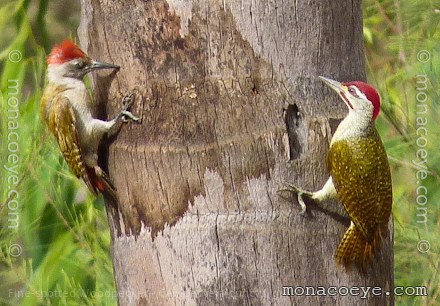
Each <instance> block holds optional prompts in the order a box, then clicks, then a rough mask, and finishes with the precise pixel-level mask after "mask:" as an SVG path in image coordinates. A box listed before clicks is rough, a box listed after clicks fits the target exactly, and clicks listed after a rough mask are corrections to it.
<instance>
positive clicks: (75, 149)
mask: <svg viewBox="0 0 440 306" xmlns="http://www.w3.org/2000/svg"><path fill="white" fill-rule="evenodd" d="M68 89H69V86H65V85H58V84H48V86H47V87H46V88H45V91H44V93H43V96H42V98H41V104H40V116H41V118H42V119H43V121H44V122H46V123H47V126H48V128H49V130H50V131H51V133H52V134H53V135H54V136H55V139H56V140H57V142H58V145H59V147H60V151H61V153H62V154H63V157H64V159H65V161H66V163H67V165H68V166H69V168H70V170H71V171H72V172H73V174H75V176H76V177H78V178H82V179H83V180H84V182H85V183H86V185H87V187H88V188H89V190H90V191H91V192H92V193H93V194H95V195H96V194H97V192H98V191H100V192H104V191H105V192H107V193H109V194H111V196H113V197H115V192H116V191H115V188H114V187H113V184H112V183H111V181H110V179H109V178H108V177H107V175H106V174H105V173H104V172H100V173H96V169H94V167H93V165H87V164H86V156H85V152H84V149H83V148H81V140H80V135H79V128H80V126H79V122H78V120H77V117H78V116H77V115H76V113H75V109H74V107H73V105H72V103H71V102H70V101H69V99H68V98H67V97H66V96H65V92H66V91H67V90H68ZM49 110H50V111H49Z"/></svg>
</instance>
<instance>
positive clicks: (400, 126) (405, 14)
mask: <svg viewBox="0 0 440 306" xmlns="http://www.w3.org/2000/svg"><path fill="white" fill-rule="evenodd" d="M439 8H440V7H438V6H435V5H434V4H433V3H432V1H428V0H423V1H394V0H383V1H374V0H368V1H364V38H365V45H366V55H367V59H366V60H367V67H368V70H367V72H368V79H369V80H370V82H371V83H372V84H374V85H375V86H376V88H378V89H379V90H380V92H381V96H382V110H383V111H382V113H383V115H382V116H380V118H379V119H378V128H379V132H380V133H381V134H382V135H383V139H384V141H385V146H386V148H387V152H388V155H389V157H390V161H391V166H392V173H393V189H394V206H393V214H394V220H395V249H394V251H395V256H394V260H395V262H394V263H395V285H396V286H427V287H428V296H424V297H416V296H408V295H404V296H397V297H396V304H397V305H421V304H424V305H438V304H439V303H440V277H439V271H438V270H439V263H440V256H439V251H438V250H439V249H440V248H439V247H440V243H439V233H440V203H439V201H438V199H439V197H440V189H439V188H438V186H439V183H440V163H439V162H440V153H439V150H438V148H439V143H440V131H439V129H438V118H439V108H438V106H439V105H438V101H439V93H438V91H436V90H435V88H436V87H437V83H438V81H437V80H438V79H439V76H440V75H439V74H440V62H439V61H440V59H439V57H438V54H439V51H440V49H439V47H440V45H439V43H438V42H439V39H440V32H439V20H440V18H439V17H440V11H439ZM366 33H367V34H366ZM425 100H426V101H425ZM425 106H426V112H425V109H424V107H425ZM425 121H426V123H425ZM417 123H418V124H417ZM423 128H426V130H424V129H423ZM420 161H426V163H423V162H422V163H420ZM415 163H419V164H420V166H421V167H420V166H417V165H416V164H415ZM424 173H427V176H426V178H424V177H423V174H424ZM418 175H419V176H418ZM425 188H426V189H425ZM425 196H426V198H425ZM425 200H426V204H424V203H425ZM425 209H426V211H425ZM424 214H425V215H426V220H425V217H424ZM425 241H426V242H428V243H429V246H430V248H429V251H427V252H425V250H426V246H427V245H426V242H425Z"/></svg>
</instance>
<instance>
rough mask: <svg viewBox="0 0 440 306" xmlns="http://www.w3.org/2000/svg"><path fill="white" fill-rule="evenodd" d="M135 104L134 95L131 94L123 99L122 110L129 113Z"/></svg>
mask: <svg viewBox="0 0 440 306" xmlns="http://www.w3.org/2000/svg"><path fill="white" fill-rule="evenodd" d="M133 103H134V93H131V94H129V95H125V96H124V97H123V98H122V109H123V110H124V111H127V110H129V109H130V107H131V106H132V105H133Z"/></svg>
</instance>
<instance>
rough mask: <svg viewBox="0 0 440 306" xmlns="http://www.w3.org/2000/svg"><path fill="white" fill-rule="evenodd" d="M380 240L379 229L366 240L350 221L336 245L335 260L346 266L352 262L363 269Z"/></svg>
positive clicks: (360, 269)
mask: <svg viewBox="0 0 440 306" xmlns="http://www.w3.org/2000/svg"><path fill="white" fill-rule="evenodd" d="M381 241H382V235H381V229H378V230H377V231H376V233H375V234H374V236H373V239H371V241H367V240H366V239H365V237H364V235H362V233H361V231H360V230H359V229H357V228H356V226H355V225H354V223H353V222H352V223H351V224H350V227H349V228H348V230H347V231H346V232H345V235H344V237H343V238H342V241H341V243H340V244H339V246H338V249H337V251H336V254H335V259H336V262H338V263H339V264H341V265H343V266H345V267H346V268H348V267H349V266H351V265H352V264H354V265H356V266H357V267H358V269H359V271H364V269H365V267H366V265H367V264H368V263H369V262H370V261H371V259H372V258H373V256H374V255H375V252H376V250H377V249H378V247H379V245H380V243H381Z"/></svg>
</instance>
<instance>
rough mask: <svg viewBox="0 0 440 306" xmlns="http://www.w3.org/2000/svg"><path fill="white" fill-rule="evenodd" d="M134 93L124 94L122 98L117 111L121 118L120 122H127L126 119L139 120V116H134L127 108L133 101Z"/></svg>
mask: <svg viewBox="0 0 440 306" xmlns="http://www.w3.org/2000/svg"><path fill="white" fill-rule="evenodd" d="M134 96H135V94H134V93H131V94H128V95H125V96H124V97H123V98H122V102H121V103H122V110H121V112H120V113H119V116H120V117H121V118H122V122H128V121H130V120H131V121H134V122H139V121H141V119H140V118H139V117H136V116H135V115H133V114H132V113H131V112H130V111H129V109H130V108H131V106H132V105H133V103H134Z"/></svg>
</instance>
